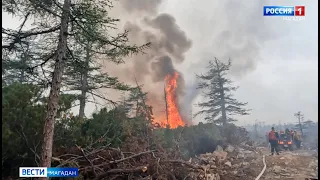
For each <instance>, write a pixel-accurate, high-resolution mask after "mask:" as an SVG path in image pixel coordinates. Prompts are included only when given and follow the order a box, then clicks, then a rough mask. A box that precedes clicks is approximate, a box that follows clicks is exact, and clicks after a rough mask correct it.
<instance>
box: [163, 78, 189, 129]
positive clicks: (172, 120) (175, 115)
mask: <svg viewBox="0 0 320 180" xmlns="http://www.w3.org/2000/svg"><path fill="white" fill-rule="evenodd" d="M178 77H179V74H178V73H177V72H174V74H173V75H171V74H168V75H167V76H166V78H165V84H166V86H165V93H166V102H167V112H168V122H167V120H165V121H164V122H165V123H164V124H166V125H167V124H168V125H169V127H170V128H177V127H179V126H184V125H185V123H184V122H183V121H182V118H181V116H180V113H179V109H178V105H177V100H178V99H177V95H176V89H177V87H178V85H177V80H178Z"/></svg>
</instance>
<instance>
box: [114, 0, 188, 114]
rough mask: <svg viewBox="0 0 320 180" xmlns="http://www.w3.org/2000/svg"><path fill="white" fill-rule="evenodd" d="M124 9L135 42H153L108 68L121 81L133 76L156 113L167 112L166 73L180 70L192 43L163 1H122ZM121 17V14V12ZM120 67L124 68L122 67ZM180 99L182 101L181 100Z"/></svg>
mask: <svg viewBox="0 0 320 180" xmlns="http://www.w3.org/2000/svg"><path fill="white" fill-rule="evenodd" d="M119 2H120V4H121V7H122V8H123V11H126V13H128V17H126V18H121V20H122V21H125V23H124V24H123V29H125V30H128V31H129V40H130V43H131V44H137V45H141V44H144V43H148V42H150V43H151V46H150V48H148V49H146V50H145V51H144V52H145V53H144V54H138V55H135V56H132V57H130V58H128V59H127V61H126V63H125V64H124V65H120V66H117V67H115V68H112V67H111V68H110V69H109V68H108V72H110V73H111V74H112V75H116V76H118V77H119V78H120V80H122V81H125V82H128V81H131V82H132V83H133V82H134V81H133V78H132V77H133V76H134V77H135V78H136V79H137V81H138V82H139V83H140V84H143V85H144V91H147V92H148V94H149V96H148V98H149V100H150V101H149V103H150V104H151V105H152V106H153V108H154V114H155V116H156V117H157V116H161V115H163V114H164V112H165V111H164V110H165V104H164V80H165V77H166V75H168V74H173V73H174V72H178V71H177V70H176V69H175V67H174V66H175V65H177V64H181V63H182V62H183V61H184V60H185V53H186V52H187V51H188V50H189V49H190V48H191V46H192V42H191V40H190V39H189V38H188V37H187V35H186V34H185V32H184V31H183V30H182V29H180V27H179V25H178V24H177V22H176V20H175V18H174V17H173V16H172V15H170V14H167V13H159V12H158V8H159V5H160V4H161V2H162V1H161V0H120V1H119ZM120 17H121V15H120ZM119 67H120V70H119ZM178 73H179V78H178V88H177V92H176V93H177V95H178V98H180V99H181V98H182V97H183V96H184V87H185V83H184V79H183V75H182V73H180V72H178ZM179 102H180V101H179Z"/></svg>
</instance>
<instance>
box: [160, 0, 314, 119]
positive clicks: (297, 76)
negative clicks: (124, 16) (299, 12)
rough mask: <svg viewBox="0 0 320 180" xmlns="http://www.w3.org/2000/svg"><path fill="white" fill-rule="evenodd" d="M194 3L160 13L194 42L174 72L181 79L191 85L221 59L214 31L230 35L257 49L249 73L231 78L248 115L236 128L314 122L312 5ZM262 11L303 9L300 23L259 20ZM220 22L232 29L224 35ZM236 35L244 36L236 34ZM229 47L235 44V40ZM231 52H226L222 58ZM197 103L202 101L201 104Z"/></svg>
mask: <svg viewBox="0 0 320 180" xmlns="http://www.w3.org/2000/svg"><path fill="white" fill-rule="evenodd" d="M197 2H199V1H195V0H184V1H183V2H182V1H178V0H170V3H169V2H166V3H164V5H163V11H166V12H169V13H170V14H172V15H173V16H174V17H175V18H176V20H177V21H178V22H179V25H180V26H181V28H182V29H184V30H185V32H186V34H187V35H188V37H190V38H191V39H192V41H193V46H192V48H191V49H190V51H188V52H187V55H186V57H187V59H186V61H185V62H184V63H183V64H182V65H181V67H180V66H179V70H181V71H182V72H184V75H185V79H190V80H191V79H192V77H191V76H193V74H192V73H190V72H194V71H196V72H202V71H203V70H204V68H203V67H205V66H204V65H203V64H205V63H207V61H208V60H210V59H212V57H213V56H220V55H221V53H220V52H216V51H217V50H216V49H215V47H219V46H220V45H221V44H222V45H225V43H221V41H219V38H220V37H219V30H220V29H221V30H229V31H230V32H232V33H234V34H235V35H239V36H243V37H245V36H247V37H250V38H252V39H256V41H257V43H258V46H259V50H258V52H257V54H258V55H257V56H251V57H252V58H254V60H252V61H254V63H255V64H254V65H253V67H250V68H243V69H244V70H243V73H240V75H239V74H238V73H235V75H234V77H233V80H234V81H235V84H236V85H239V86H240V88H239V89H238V91H237V92H236V98H238V99H239V100H241V101H244V102H248V108H250V109H252V112H251V115H249V116H243V117H239V118H238V119H239V122H238V124H247V123H253V122H254V121H255V120H256V119H257V120H258V121H260V122H265V123H268V124H269V123H270V124H273V123H275V124H278V123H279V121H281V123H289V122H293V123H295V122H296V119H295V117H294V113H295V112H297V111H302V112H303V114H304V115H305V119H310V120H313V121H318V51H317V49H318V42H317V40H318V34H317V32H318V15H317V12H318V11H317V3H318V2H317V1H312V0H303V1H302V0H294V1H291V0H290V1H285V0H283V1H272V0H270V1H263V0H262V1H260V3H257V1H254V0H243V1H241V4H240V2H239V4H237V3H236V5H234V6H235V7H234V6H233V5H232V3H230V2H231V1H228V0H227V1H224V2H222V1H210V0H206V1H201V2H202V3H197ZM263 5H293V6H295V5H304V6H305V8H306V16H305V20H303V21H286V20H283V19H282V18H281V17H263V16H262V6H263ZM237 7H239V8H237ZM221 9H223V10H221ZM219 21H220V22H221V21H223V22H224V21H230V23H235V24H233V25H232V24H231V25H230V24H229V25H225V26H224V27H225V28H231V29H224V28H221V26H219V25H216V24H215V22H219ZM226 24H228V23H226ZM232 28H234V29H232ZM241 30H244V32H238V31H241ZM238 38H241V37H238ZM222 41H223V39H222ZM230 43H235V44H237V43H238V41H237V38H234V39H232V40H231V42H230ZM217 49H219V48H217ZM232 50H233V49H232V48H230V49H226V51H225V52H223V54H222V57H223V56H224V55H225V54H227V56H228V51H232ZM249 51H250V49H249ZM230 53H231V54H233V52H230ZM230 53H229V54H230ZM239 55H242V54H241V53H239ZM233 60H234V61H235V63H236V61H237V60H240V61H239V63H240V64H241V63H243V65H244V67H246V65H245V64H246V61H244V60H243V58H241V57H237V56H234V57H233ZM203 62H205V63H203ZM195 66H196V68H194V67H195ZM239 68H240V67H239ZM240 69H241V68H240ZM188 77H189V78H188ZM191 81H192V80H191ZM193 81H194V80H193ZM197 100H198V101H201V98H200V97H198V98H197ZM197 100H196V101H197Z"/></svg>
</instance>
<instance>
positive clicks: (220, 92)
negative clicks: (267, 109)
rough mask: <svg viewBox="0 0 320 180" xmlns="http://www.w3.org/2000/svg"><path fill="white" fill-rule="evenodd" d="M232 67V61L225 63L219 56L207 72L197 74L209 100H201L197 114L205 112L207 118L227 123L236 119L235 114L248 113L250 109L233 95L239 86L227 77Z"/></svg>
mask: <svg viewBox="0 0 320 180" xmlns="http://www.w3.org/2000/svg"><path fill="white" fill-rule="evenodd" d="M230 67H231V61H230V60H229V62H228V63H223V62H221V61H220V60H218V59H217V58H215V59H214V60H213V61H210V62H209V66H208V67H207V68H208V71H207V73H206V74H202V75H197V78H198V79H199V81H200V82H199V83H198V87H197V88H198V89H202V90H203V91H202V96H203V97H204V99H206V100H207V101H205V102H201V103H199V104H198V106H199V107H200V108H201V109H202V110H201V111H199V112H198V113H196V115H195V116H197V115H199V114H205V115H206V117H205V120H207V121H208V122H214V123H217V124H223V125H226V124H227V123H229V122H232V121H236V120H235V119H234V118H233V117H232V116H233V115H248V114H249V111H250V110H249V109H245V108H244V106H245V105H247V103H242V102H239V101H238V100H236V99H235V98H234V97H233V94H232V92H234V91H235V90H237V88H238V87H234V86H232V81H231V80H230V79H228V78H227V75H228V71H229V69H230Z"/></svg>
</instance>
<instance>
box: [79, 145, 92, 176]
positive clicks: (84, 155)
mask: <svg viewBox="0 0 320 180" xmlns="http://www.w3.org/2000/svg"><path fill="white" fill-rule="evenodd" d="M77 148H78V149H79V150H80V151H81V153H82V155H83V157H84V158H85V159H86V160H87V161H88V162H89V163H90V165H91V168H92V172H93V175H94V177H97V173H96V169H95V168H94V165H93V163H92V162H91V161H90V160H89V159H88V157H87V156H86V153H85V152H84V151H83V149H82V148H81V147H80V146H77Z"/></svg>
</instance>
